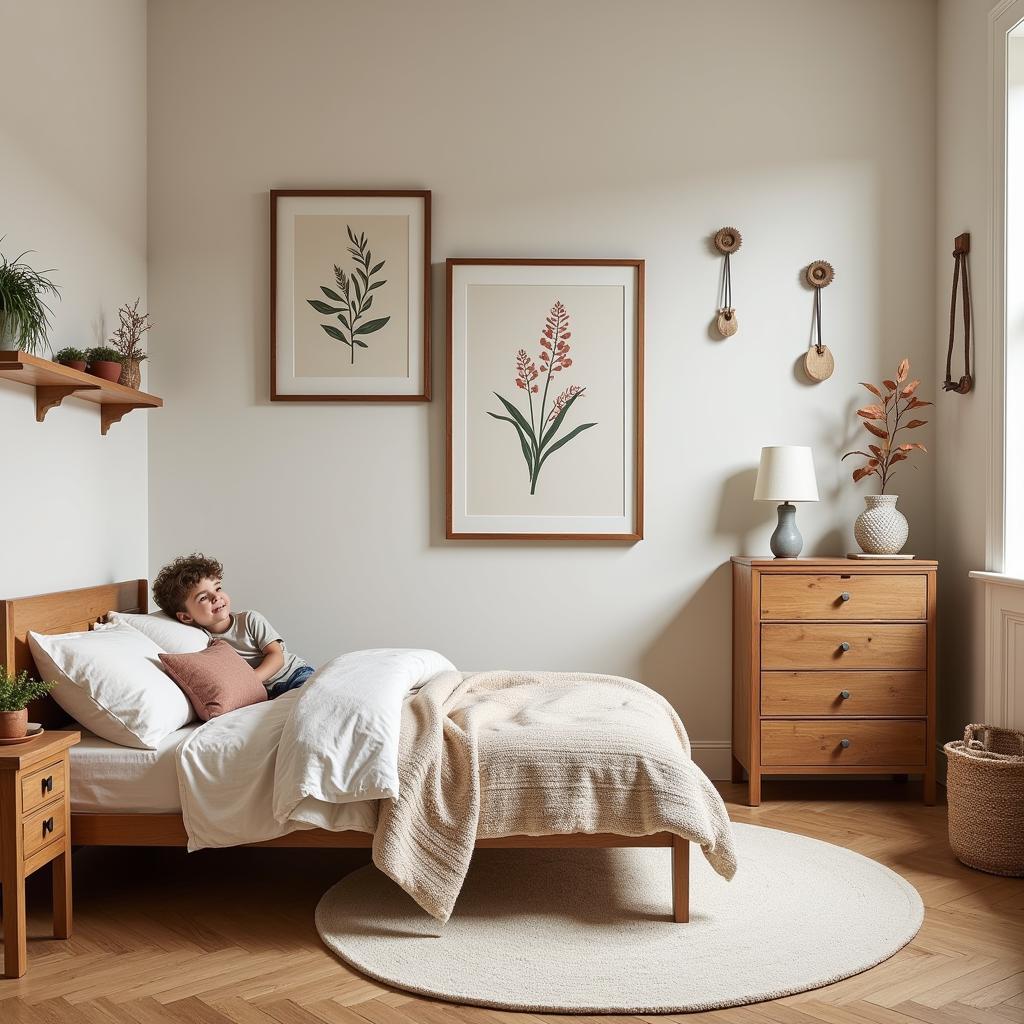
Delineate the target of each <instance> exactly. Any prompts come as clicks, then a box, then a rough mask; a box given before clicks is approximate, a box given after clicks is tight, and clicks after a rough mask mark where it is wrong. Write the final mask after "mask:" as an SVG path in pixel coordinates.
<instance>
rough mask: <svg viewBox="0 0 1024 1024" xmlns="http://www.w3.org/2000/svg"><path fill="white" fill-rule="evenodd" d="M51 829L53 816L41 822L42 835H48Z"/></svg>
mask: <svg viewBox="0 0 1024 1024" xmlns="http://www.w3.org/2000/svg"><path fill="white" fill-rule="evenodd" d="M52 831H53V818H47V819H46V821H44V822H43V835H44V836H48V835H49V834H50V833H51V832H52Z"/></svg>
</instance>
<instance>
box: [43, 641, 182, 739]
mask: <svg viewBox="0 0 1024 1024" xmlns="http://www.w3.org/2000/svg"><path fill="white" fill-rule="evenodd" d="M28 643H29V647H30V648H31V650H32V657H33V658H35V660H36V668H37V669H38V670H39V676H40V678H41V679H46V680H55V681H56V683H57V685H56V686H55V687H54V688H53V691H52V693H53V698H54V700H56V701H57V703H58V704H59V705H60V706H61V707H62V708H63V709H64V710H65V711H66V712H67V713H68V714H69V715H70V716H71V717H72V718H73V719H74V720H75V721H76V722H78V723H79V724H80V725H83V726H85V728H86V729H89V730H91V731H92V732H94V733H96V735H97V736H102V737H103V739H105V740H110V742H111V743H120V744H121V745H122V746H125V747H141V748H143V749H149V750H155V749H156V747H157V746H158V745H159V743H160V741H161V740H162V739H163V738H164V737H165V736H167V735H169V734H170V733H172V732H174V730H175V729H180V728H181V727H182V726H183V725H186V724H187V723H188V722H190V721H191V720H192V718H193V717H194V715H193V712H192V705H191V704H189V702H188V698H187V697H186V696H185V694H184V693H182V692H181V690H180V689H178V687H177V686H176V685H175V683H174V682H173V681H172V680H171V678H170V676H168V675H167V674H166V673H165V672H164V671H163V669H162V668H160V659H159V655H160V648H159V647H157V645H156V644H155V643H153V641H152V640H150V639H149V637H146V636H143V635H142V633H140V632H139V631H138V630H137V629H133V628H132V627H131V626H129V625H128V624H127V623H125V622H121V623H118V624H117V625H113V626H110V627H109V628H108V629H98V630H94V631H92V632H88V633H58V634H48V633H31V632H30V633H29V634H28Z"/></svg>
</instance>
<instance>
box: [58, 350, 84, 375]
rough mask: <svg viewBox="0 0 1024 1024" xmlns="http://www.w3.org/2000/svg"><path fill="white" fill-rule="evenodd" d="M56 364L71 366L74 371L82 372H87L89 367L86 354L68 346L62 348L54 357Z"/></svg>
mask: <svg viewBox="0 0 1024 1024" xmlns="http://www.w3.org/2000/svg"><path fill="white" fill-rule="evenodd" d="M53 361H54V362H55V363H60V364H61V366H70V367H71V369H72V370H81V371H82V372H83V373H84V372H85V367H86V365H87V362H86V358H85V353H84V352H83V351H82V350H81V349H80V348H73V347H71V346H68V347H67V348H62V349H61V350H60V351H59V352H58V353H57V354H56V355H55V356H54V357H53Z"/></svg>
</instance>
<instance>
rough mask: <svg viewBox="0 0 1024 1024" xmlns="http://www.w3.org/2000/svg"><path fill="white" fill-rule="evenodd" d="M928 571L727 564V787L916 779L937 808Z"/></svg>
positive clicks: (828, 563)
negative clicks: (785, 779) (821, 778)
mask: <svg viewBox="0 0 1024 1024" xmlns="http://www.w3.org/2000/svg"><path fill="white" fill-rule="evenodd" d="M937 571H938V563H936V562H931V561H923V560H918V559H914V560H891V561H875V560H871V561H860V560H857V559H848V558H801V559H796V558H780V559H771V558H733V560H732V579H733V654H732V658H733V664H732V679H733V682H732V759H733V760H732V763H733V781H734V782H741V781H742V770H743V769H744V768H745V769H746V771H747V774H748V776H749V778H750V790H749V803H750V805H751V806H757V804H759V803H760V802H761V777H762V776H763V775H883V774H892V775H904V774H907V775H909V774H915V775H921V776H923V778H924V801H925V803H926V804H933V803H935V587H936V577H937Z"/></svg>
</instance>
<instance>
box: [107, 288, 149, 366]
mask: <svg viewBox="0 0 1024 1024" xmlns="http://www.w3.org/2000/svg"><path fill="white" fill-rule="evenodd" d="M140 301H141V299H136V300H135V302H134V303H132V305H130V306H129V305H128V303H127V302H126V303H125V304H124V305H123V306H122V307H121V308H120V309H119V310H118V311H117V315H118V316H119V317H120V319H121V326H120V327H118V329H117V330H116V331H114V333H113V335H112V336H111V339H110V340H111V342H112V343H113V346H114V348H116V349H117V351H118V352H119V353H120V354H121V358H122V359H137V360H139V361H140V362H141V361H142V360H143V359H145V358H146V353H145V352H143V351H142V335H143V334H144V333H145V332H146V331H148V330H149V329H150V327H152V326H153V325H152V324H151V323H149V314H148V313H140V312H139V302H140Z"/></svg>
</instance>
